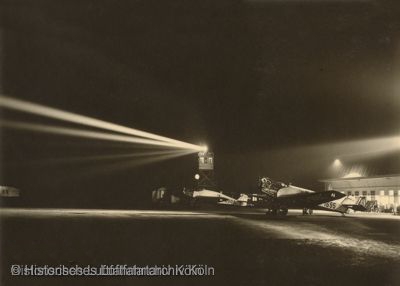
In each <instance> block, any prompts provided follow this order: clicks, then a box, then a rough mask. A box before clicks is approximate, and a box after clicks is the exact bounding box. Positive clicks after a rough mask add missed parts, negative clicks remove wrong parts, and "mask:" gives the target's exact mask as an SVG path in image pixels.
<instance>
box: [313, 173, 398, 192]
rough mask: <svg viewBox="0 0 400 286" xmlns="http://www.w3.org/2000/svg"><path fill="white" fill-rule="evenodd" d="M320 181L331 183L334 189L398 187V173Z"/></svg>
mask: <svg viewBox="0 0 400 286" xmlns="http://www.w3.org/2000/svg"><path fill="white" fill-rule="evenodd" d="M320 181H321V182H324V183H327V184H331V186H332V187H333V188H334V189H338V188H358V187H363V188H378V187H394V188H400V175H399V174H396V175H384V176H374V177H358V178H335V179H323V180H320Z"/></svg>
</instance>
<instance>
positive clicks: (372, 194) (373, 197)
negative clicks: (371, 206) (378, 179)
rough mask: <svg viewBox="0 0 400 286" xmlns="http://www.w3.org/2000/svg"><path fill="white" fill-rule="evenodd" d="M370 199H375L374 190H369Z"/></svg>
mask: <svg viewBox="0 0 400 286" xmlns="http://www.w3.org/2000/svg"><path fill="white" fill-rule="evenodd" d="M371 200H373V201H374V200H375V191H371Z"/></svg>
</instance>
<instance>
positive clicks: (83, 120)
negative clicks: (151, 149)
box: [0, 95, 204, 152]
mask: <svg viewBox="0 0 400 286" xmlns="http://www.w3.org/2000/svg"><path fill="white" fill-rule="evenodd" d="M0 107H4V108H8V109H12V110H17V111H21V112H26V113H31V114H35V115H38V116H44V117H48V118H52V119H57V120H62V121H66V122H71V123H75V124H80V125H86V126H90V127H95V128H99V129H105V130H109V131H113V132H117V133H123V134H127V135H133V136H138V137H143V138H147V139H153V140H157V141H160V142H165V143H169V144H171V145H173V146H175V147H176V148H181V149H189V150H194V151H196V152H197V151H202V150H203V149H204V147H203V146H198V145H194V144H190V143H186V142H183V141H179V140H175V139H171V138H168V137H165V136H160V135H156V134H153V133H149V132H145V131H141V130H138V129H133V128H129V127H125V126H122V125H118V124H114V123H110V122H107V121H103V120H99V119H95V118H91V117H88V116H84V115H79V114H76V113H72V112H67V111H63V110H60V109H56V108H52V107H47V106H44V105H40V104H36V103H32V102H28V101H23V100H19V99H15V98H12V97H8V96H4V95H0ZM168 146H169V145H168Z"/></svg>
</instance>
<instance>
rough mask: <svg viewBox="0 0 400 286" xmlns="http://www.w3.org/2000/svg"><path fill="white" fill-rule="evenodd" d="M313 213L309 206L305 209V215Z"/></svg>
mask: <svg viewBox="0 0 400 286" xmlns="http://www.w3.org/2000/svg"><path fill="white" fill-rule="evenodd" d="M312 214H313V210H312V209H308V208H304V209H303V215H312Z"/></svg>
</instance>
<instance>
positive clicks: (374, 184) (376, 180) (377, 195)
mask: <svg viewBox="0 0 400 286" xmlns="http://www.w3.org/2000/svg"><path fill="white" fill-rule="evenodd" d="M321 182H323V183H324V184H325V190H326V191H328V190H335V191H339V192H342V193H343V194H345V195H350V196H354V197H356V198H358V197H360V196H363V197H366V198H367V201H376V202H377V204H378V206H379V207H381V208H384V209H390V208H397V207H398V206H400V200H399V195H400V174H399V175H384V176H374V177H358V178H337V179H324V180H321Z"/></svg>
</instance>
